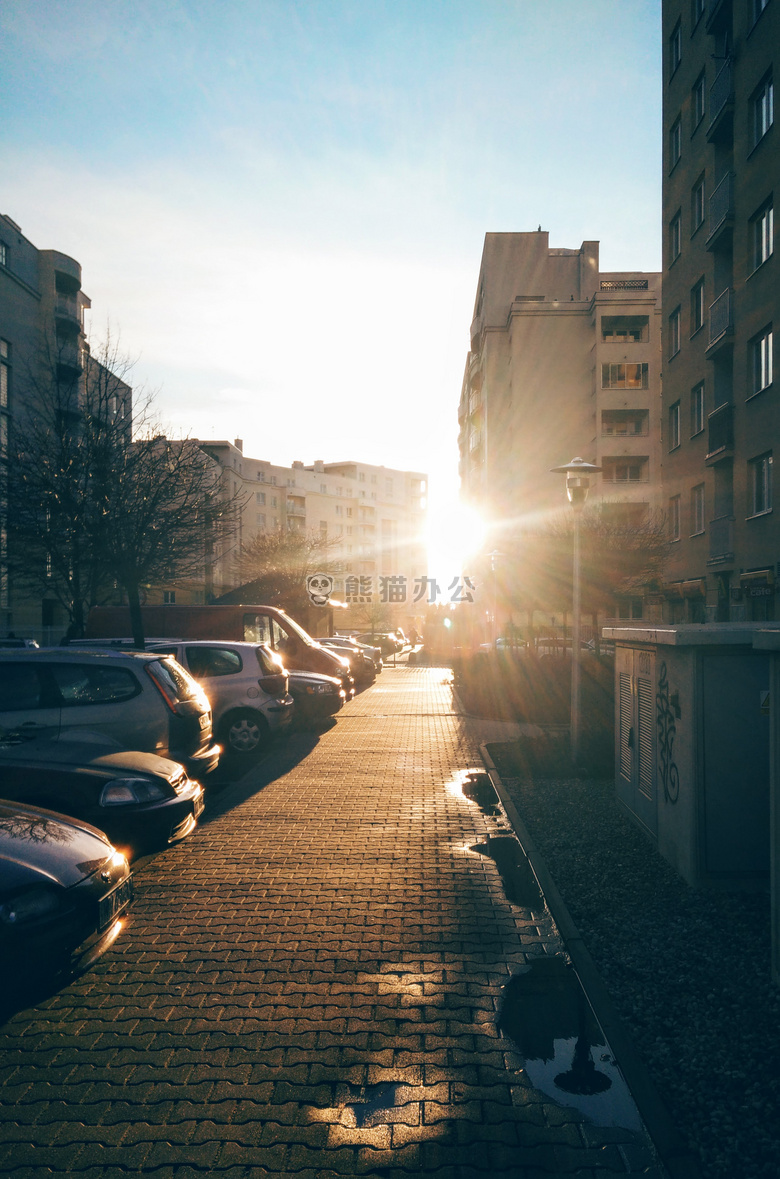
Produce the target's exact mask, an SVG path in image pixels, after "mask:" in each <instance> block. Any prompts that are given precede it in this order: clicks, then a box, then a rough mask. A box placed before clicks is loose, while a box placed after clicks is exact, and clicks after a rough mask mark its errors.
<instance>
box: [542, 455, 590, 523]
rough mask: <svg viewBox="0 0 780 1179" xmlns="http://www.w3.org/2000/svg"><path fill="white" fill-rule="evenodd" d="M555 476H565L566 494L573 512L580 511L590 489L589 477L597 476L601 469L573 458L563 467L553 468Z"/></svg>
mask: <svg viewBox="0 0 780 1179" xmlns="http://www.w3.org/2000/svg"><path fill="white" fill-rule="evenodd" d="M552 470H553V472H554V473H555V474H557V475H565V476H566V494H567V496H568V497H569V503H570V504H571V506H572V507H573V508H574V511H575V512H579V511H581V510H582V507H583V505H584V503H585V500H586V499H587V498H588V490H589V489H590V476H591V475H595V474H597V473H598V472H599V471H600V470H601V467H597V466H596V465H595V463H586V462H585V460H584V459H581V458H573V459H572V460H571V462H570V463H566V465H565V466H564V467H553V468H552Z"/></svg>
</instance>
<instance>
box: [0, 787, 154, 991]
mask: <svg viewBox="0 0 780 1179" xmlns="http://www.w3.org/2000/svg"><path fill="white" fill-rule="evenodd" d="M132 899H133V878H132V875H131V873H130V867H129V865H128V863H127V859H126V858H125V856H123V855H122V853H121V852H118V851H116V850H115V849H114V848H113V847H112V846H111V844H110V843H109V841H108V839H107V838H106V836H105V835H104V834H103V833H102V832H101V831H97V830H96V829H95V828H94V827H90V826H89V824H88V823H83V822H81V821H80V820H78V819H69V818H66V817H65V816H64V815H58V814H53V813H52V812H51V811H47V810H40V809H38V808H37V807H26V806H21V805H20V804H19V803H15V802H6V801H0V961H2V963H3V974H2V976H1V977H0V982H3V983H5V984H6V985H7V984H8V983H9V982H11V983H13V982H19V983H20V984H22V983H23V981H24V980H25V978H26V977H27V976H28V975H29V974H30V973H32V972H34V971H38V970H40V971H45V972H46V973H47V974H52V975H56V974H61V973H63V972H72V971H73V970H76V969H84V968H86V967H87V966H89V965H90V964H91V963H92V962H94V961H95V959H96V958H97V957H98V956H99V955H100V954H102V953H103V951H104V950H107V949H108V947H109V946H110V945H111V944H112V942H113V941H114V940H115V939H116V937H117V936H118V935H119V933H120V931H121V929H122V918H123V916H124V914H125V913H126V911H127V909H128V907H129V905H130V903H131V901H132Z"/></svg>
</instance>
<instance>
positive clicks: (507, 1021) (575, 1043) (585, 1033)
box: [498, 955, 642, 1130]
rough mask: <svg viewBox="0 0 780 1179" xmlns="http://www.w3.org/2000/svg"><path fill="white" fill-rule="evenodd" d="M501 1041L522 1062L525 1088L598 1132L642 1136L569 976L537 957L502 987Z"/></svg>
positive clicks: (559, 960) (557, 962)
mask: <svg viewBox="0 0 780 1179" xmlns="http://www.w3.org/2000/svg"><path fill="white" fill-rule="evenodd" d="M498 1030H499V1031H500V1033H501V1035H502V1036H504V1037H506V1038H507V1039H509V1040H511V1041H513V1043H514V1044H515V1045H516V1046H517V1048H518V1049H519V1050H520V1053H521V1054H522V1056H523V1057H524V1058H525V1071H526V1073H527V1074H528V1079H529V1080H530V1081H531V1084H532V1085H533V1086H534V1087H535V1088H536V1089H540V1090H541V1091H542V1092H543V1093H546V1094H547V1095H548V1097H552V1098H553V1100H554V1101H556V1102H557V1103H558V1104H559V1105H565V1106H569V1107H573V1108H574V1109H578V1110H579V1111H580V1112H581V1113H582V1114H584V1115H585V1117H587V1118H588V1119H589V1121H591V1122H593V1123H594V1124H595V1125H597V1126H620V1127H622V1128H623V1129H627V1130H641V1129H642V1123H641V1120H640V1117H639V1111H638V1110H637V1108H636V1105H635V1104H634V1100H633V1098H632V1096H631V1093H630V1091H629V1089H628V1086H627V1085H626V1082H625V1081H624V1079H623V1075H622V1073H621V1072H620V1070H619V1069H618V1067H617V1065H616V1064H615V1062H614V1060H613V1058H612V1052H611V1049H610V1047H609V1044H608V1043H607V1040H606V1037H605V1035H604V1033H603V1031H602V1030H601V1027H600V1026H599V1023H598V1020H597V1019H596V1017H595V1015H594V1014H593V1010H592V1008H591V1006H590V1004H589V1003H588V1000H587V999H586V997H585V993H584V991H583V989H582V986H581V985H580V981H579V979H578V978H577V975H576V973H575V971H574V970H573V969H572V967H571V966H569V965H568V964H567V962H566V960H565V958H563V957H562V956H561V955H556V956H555V957H551V958H539V959H536V960H535V961H534V962H532V963H531V964H530V965H529V966H526V967H523V968H522V969H521V970H519V971H518V972H517V973H516V974H513V975H512V977H511V979H510V980H509V982H508V983H507V985H506V986H505V987H504V999H503V1003H502V1005H501V1012H500V1015H499V1018H498Z"/></svg>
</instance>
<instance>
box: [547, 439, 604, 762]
mask: <svg viewBox="0 0 780 1179" xmlns="http://www.w3.org/2000/svg"><path fill="white" fill-rule="evenodd" d="M552 470H553V472H554V473H555V474H556V475H565V476H566V494H567V496H568V497H569V503H570V504H571V506H572V509H573V511H574V568H573V572H572V581H573V590H572V615H573V619H572V628H571V760H572V762H573V764H574V765H575V766H576V765H577V762H578V761H579V753H580V513H581V512H582V509H583V507H584V505H585V500H586V499H587V498H588V489H589V487H590V476H591V475H595V474H597V472H598V471H600V470H601V467H597V466H594V464H593V463H586V462H585V460H584V459H581V458H574V459H572V460H571V462H570V463H567V464H566V466H565V467H553V468H552Z"/></svg>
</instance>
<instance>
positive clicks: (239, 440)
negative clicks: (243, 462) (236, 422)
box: [233, 438, 244, 454]
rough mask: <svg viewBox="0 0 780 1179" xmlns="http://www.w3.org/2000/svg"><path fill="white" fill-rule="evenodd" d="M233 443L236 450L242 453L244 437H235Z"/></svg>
mask: <svg viewBox="0 0 780 1179" xmlns="http://www.w3.org/2000/svg"><path fill="white" fill-rule="evenodd" d="M233 445H234V446H235V448H236V450H240V451H241V453H242V454H243V453H244V439H243V438H236V440H235V442H234V443H233Z"/></svg>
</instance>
